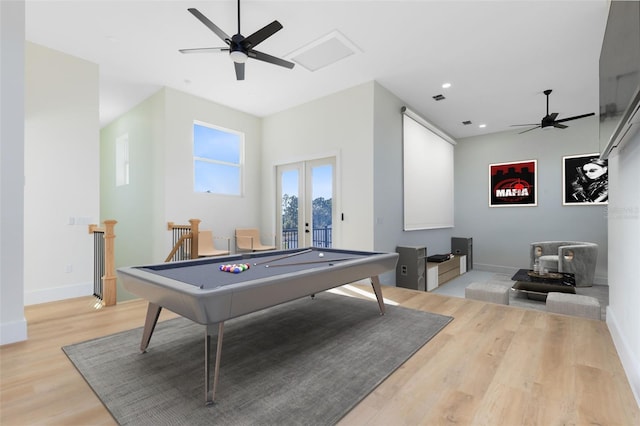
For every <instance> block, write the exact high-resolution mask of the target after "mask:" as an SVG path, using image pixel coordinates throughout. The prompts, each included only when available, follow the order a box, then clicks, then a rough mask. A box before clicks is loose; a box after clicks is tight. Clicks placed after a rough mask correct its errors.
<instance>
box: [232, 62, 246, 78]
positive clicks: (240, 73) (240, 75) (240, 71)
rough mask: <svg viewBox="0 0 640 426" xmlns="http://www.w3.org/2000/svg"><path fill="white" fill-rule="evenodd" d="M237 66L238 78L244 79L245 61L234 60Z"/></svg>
mask: <svg viewBox="0 0 640 426" xmlns="http://www.w3.org/2000/svg"><path fill="white" fill-rule="evenodd" d="M233 65H234V66H235V68H236V80H244V62H234V63H233Z"/></svg>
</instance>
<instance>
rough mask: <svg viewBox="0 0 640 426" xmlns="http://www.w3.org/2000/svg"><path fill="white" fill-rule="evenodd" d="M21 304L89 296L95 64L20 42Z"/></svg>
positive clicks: (95, 183)
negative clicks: (22, 135)
mask: <svg viewBox="0 0 640 426" xmlns="http://www.w3.org/2000/svg"><path fill="white" fill-rule="evenodd" d="M25 62H26V74H25V83H26V92H25V99H26V101H25V157H26V161H25V176H26V183H25V188H24V190H25V192H24V202H25V204H24V206H25V211H24V220H25V234H24V249H25V253H26V256H25V273H24V274H25V275H24V283H25V284H24V291H25V304H27V305H29V304H33V303H42V302H48V301H52V300H61V299H66V298H69V297H77V296H83V295H90V294H92V293H93V281H92V279H93V255H92V247H93V240H92V238H91V236H90V235H89V234H88V232H87V226H88V224H89V223H95V222H96V221H97V220H98V214H99V193H98V188H99V187H100V180H99V179H100V170H99V165H100V163H99V154H100V153H99V119H98V66H97V65H96V64H93V63H91V62H88V61H85V60H82V59H78V58H75V57H72V56H69V55H66V54H63V53H60V52H57V51H54V50H51V49H48V48H45V47H43V46H39V45H36V44H32V43H26V55H25Z"/></svg>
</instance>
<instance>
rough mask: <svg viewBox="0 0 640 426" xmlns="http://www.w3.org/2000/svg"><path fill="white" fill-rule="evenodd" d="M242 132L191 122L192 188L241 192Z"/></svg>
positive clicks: (197, 190) (229, 193)
mask: <svg viewBox="0 0 640 426" xmlns="http://www.w3.org/2000/svg"><path fill="white" fill-rule="evenodd" d="M243 153H244V134H242V133H239V132H235V131H232V130H228V129H222V128H220V127H215V126H212V125H210V124H206V123H201V122H194V123H193V171H194V191H195V192H207V193H212V194H223V195H242V165H243V157H244V155H243Z"/></svg>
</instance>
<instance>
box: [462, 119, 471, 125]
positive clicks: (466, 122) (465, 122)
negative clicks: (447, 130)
mask: <svg viewBox="0 0 640 426" xmlns="http://www.w3.org/2000/svg"><path fill="white" fill-rule="evenodd" d="M462 124H464V125H465V126H468V125H469V124H471V120H467V121H463V122H462Z"/></svg>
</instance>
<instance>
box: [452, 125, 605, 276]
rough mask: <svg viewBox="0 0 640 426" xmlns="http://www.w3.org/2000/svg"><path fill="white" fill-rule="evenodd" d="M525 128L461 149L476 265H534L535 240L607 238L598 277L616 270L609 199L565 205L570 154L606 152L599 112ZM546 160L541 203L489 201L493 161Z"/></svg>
mask: <svg viewBox="0 0 640 426" xmlns="http://www.w3.org/2000/svg"><path fill="white" fill-rule="evenodd" d="M517 132H518V131H517V130H514V131H508V132H502V133H493V134H489V135H485V136H478V137H472V138H465V139H461V140H459V141H458V145H457V146H456V151H455V229H454V232H455V233H456V234H459V235H456V236H465V237H472V238H473V257H474V267H476V268H478V269H484V270H491V271H497V272H504V273H511V272H513V271H514V270H515V269H519V268H525V267H528V266H529V244H530V243H531V242H534V241H547V240H569V241H590V242H594V243H597V244H598V245H599V250H598V261H597V265H596V276H595V282H596V283H600V284H605V283H606V281H607V276H608V267H607V265H608V262H607V259H608V254H607V249H608V241H607V220H606V211H607V209H606V206H601V205H600V206H594V205H584V206H563V205H562V157H563V156H568V155H577V154H590V153H596V152H599V151H598V150H599V140H598V119H597V117H593V118H585V119H582V120H576V121H572V122H571V123H570V127H569V128H567V129H564V130H559V129H553V130H547V131H542V130H534V131H531V132H527V133H524V134H518V133H517ZM533 159H535V160H538V206H537V207H499V208H497V207H493V208H490V207H489V164H491V163H501V162H510V161H519V160H533Z"/></svg>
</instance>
